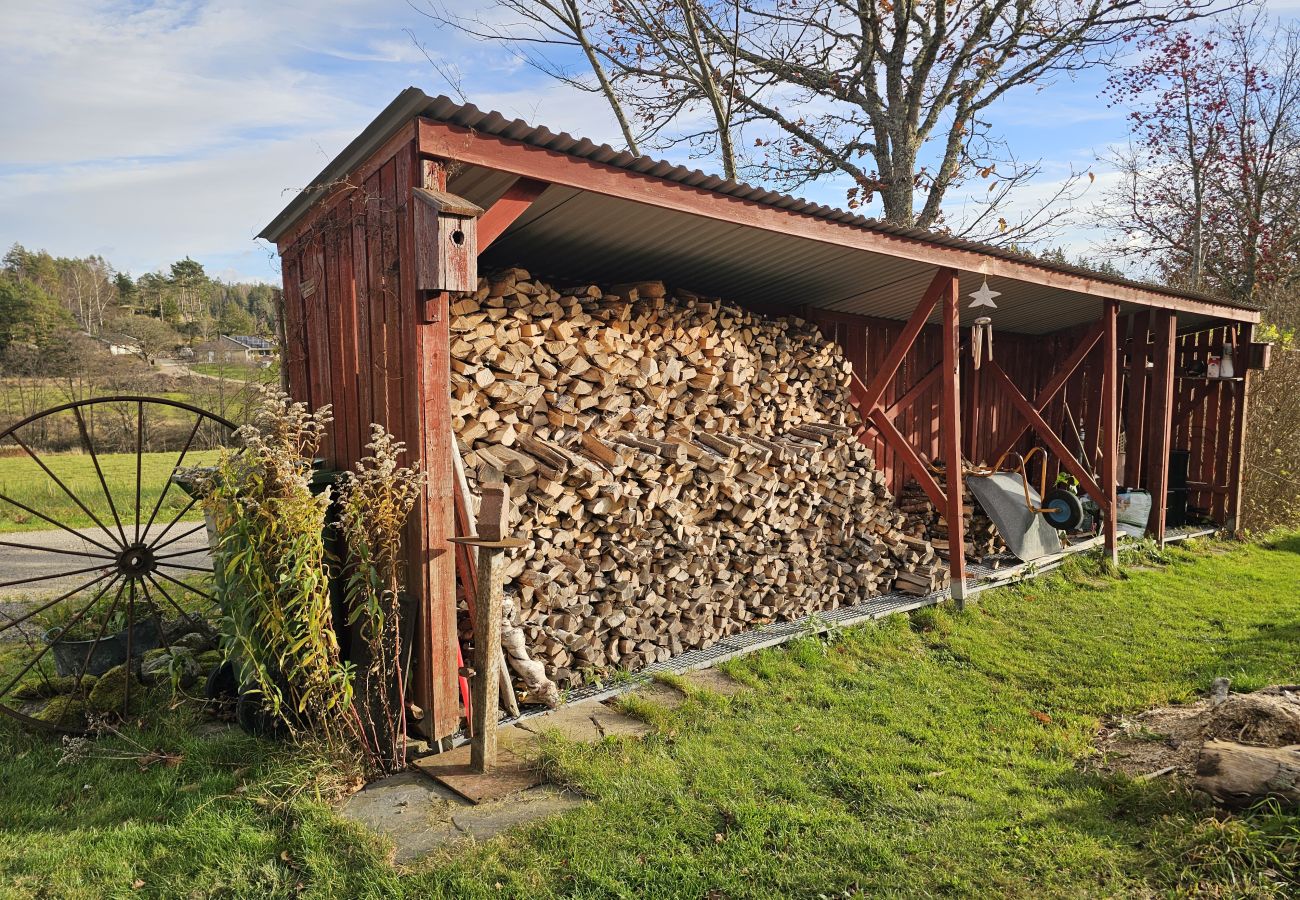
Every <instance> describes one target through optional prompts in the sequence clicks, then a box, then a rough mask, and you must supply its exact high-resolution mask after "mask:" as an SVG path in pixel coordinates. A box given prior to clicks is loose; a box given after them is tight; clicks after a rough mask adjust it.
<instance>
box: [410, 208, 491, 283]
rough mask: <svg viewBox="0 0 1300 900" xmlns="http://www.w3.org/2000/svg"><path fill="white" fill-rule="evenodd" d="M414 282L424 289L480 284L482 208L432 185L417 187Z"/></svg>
mask: <svg viewBox="0 0 1300 900" xmlns="http://www.w3.org/2000/svg"><path fill="white" fill-rule="evenodd" d="M414 190H415V201H416V202H415V286H416V288H417V289H418V290H421V291H451V292H453V293H467V292H472V291H474V290H476V289H477V288H478V217H479V216H481V215H482V214H483V210H482V208H480V207H478V206H475V205H474V204H473V203H470V202H469V201H468V200H466V199H465V198H463V197H457V196H456V195H455V194H449V193H447V192H446V191H440V190H436V189H433V188H415V189H414Z"/></svg>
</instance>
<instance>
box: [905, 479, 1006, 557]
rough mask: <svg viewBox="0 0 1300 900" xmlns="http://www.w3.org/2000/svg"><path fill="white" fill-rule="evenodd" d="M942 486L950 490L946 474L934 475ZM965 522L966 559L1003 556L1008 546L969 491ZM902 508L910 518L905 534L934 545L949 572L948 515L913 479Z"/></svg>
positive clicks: (966, 492) (965, 493)
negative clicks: (935, 506)
mask: <svg viewBox="0 0 1300 900" xmlns="http://www.w3.org/2000/svg"><path fill="white" fill-rule="evenodd" d="M934 479H935V481H937V482H938V483H939V487H940V488H942V489H943V490H945V491H946V490H947V480H946V478H945V477H944V474H943V473H942V472H939V473H938V474H936V475H935V476H934ZM961 508H962V519H963V521H964V523H965V529H964V531H965V540H964V543H965V547H966V559H967V560H968V561H970V562H978V561H980V560H983V559H984V558H985V557H988V556H992V555H995V554H998V553H1002V552H1003V551H1005V550H1006V545H1005V544H1004V543H1003V542H1002V538H1001V537H999V536H998V532H997V529H996V528H994V527H993V520H992V519H990V518H989V517H988V516H987V515H986V514H985V513H984V510H983V509H982V508H981V507H980V505H979V501H978V500H976V499H975V498H974V497H973V496H971V492H970V489H969V488H965V490H964V491H963V496H962V507H961ZM898 509H899V511H900V512H901V513H903V514H904V516H905V517H906V521H905V522H904V524H903V531H904V532H906V533H907V534H909V535H912V536H914V537H917V538H922V539H925V540H927V541H929V542H930V544H931V546H933V547H934V550H935V553H936V554H937V555H938V556H939V558H940V559H941V560H943V566H944V571H945V572H946V571H947V560H948V522H947V519H946V518H945V517H944V515H943V514H942V513H941V512H940V511H939V510H937V509H935V508H934V504H932V503H931V502H930V498H929V497H927V496H926V494H925V491H924V490H922V488H921V486H920V485H919V484H917V483H916V481H915V480H909V481H908V482H907V484H906V485H904V486H903V490H902V492H901V493H900V494H899V496H898Z"/></svg>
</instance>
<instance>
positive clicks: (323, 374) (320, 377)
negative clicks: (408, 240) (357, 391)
mask: <svg viewBox="0 0 1300 900" xmlns="http://www.w3.org/2000/svg"><path fill="white" fill-rule="evenodd" d="M303 262H304V266H303V268H304V270H305V273H306V275H307V281H308V286H309V288H310V293H309V294H307V295H306V296H305V298H304V299H305V303H304V304H303V309H304V312H305V316H306V325H307V356H308V358H309V359H310V360H311V367H310V368H309V370H308V373H309V375H310V376H311V380H310V382H309V385H310V390H309V395H310V396H309V397H308V403H309V404H310V405H311V407H312V408H313V409H317V408H319V407H321V406H324V405H325V404H326V403H331V402H332V397H331V394H330V360H329V329H328V327H327V325H326V324H325V308H326V306H327V305H328V303H329V281H328V279H327V278H326V276H325V248H324V244H323V242H322V240H321V236H320V232H319V229H318V228H316V227H313V230H312V232H311V233H310V236H309V238H308V241H307V246H306V250H305V252H304V253H303ZM321 452H322V453H324V454H325V456H326V457H329V456H331V455H332V454H333V444H332V443H331V442H330V441H329V440H328V437H327V439H326V440H325V441H324V442H323V443H322V446H321Z"/></svg>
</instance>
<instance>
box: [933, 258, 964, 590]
mask: <svg viewBox="0 0 1300 900" xmlns="http://www.w3.org/2000/svg"><path fill="white" fill-rule="evenodd" d="M944 274H945V275H946V277H945V279H944V286H943V300H942V302H943V306H942V310H943V375H942V376H940V378H941V380H942V382H943V403H942V405H941V406H940V408H939V444H940V446H941V448H942V449H943V467H944V472H945V474H946V475H947V479H948V484H947V494H948V505H947V509H946V511H945V514H944V518H945V519H946V520H947V525H948V570H949V572H950V573H951V577H952V599H953V600H954V601H955V602H956V604H957V607H958V609H960V608H961V607H963V606H965V604H966V522H965V517H964V516H963V515H962V501H963V500H964V499H965V493H966V492H965V491H964V490H963V475H962V454H961V354H960V351H961V333H960V329H961V318H960V317H961V310H960V309H959V308H958V305H957V295H958V293H959V291H960V289H961V288H960V285H959V284H958V281H957V273H956V272H954V271H952V270H951V269H948V270H946V272H945V273H944Z"/></svg>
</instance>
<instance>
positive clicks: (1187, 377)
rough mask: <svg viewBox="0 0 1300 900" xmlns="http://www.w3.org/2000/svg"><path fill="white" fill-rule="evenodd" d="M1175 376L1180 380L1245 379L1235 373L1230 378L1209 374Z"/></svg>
mask: <svg viewBox="0 0 1300 900" xmlns="http://www.w3.org/2000/svg"><path fill="white" fill-rule="evenodd" d="M1176 377H1177V378H1178V379H1179V380H1180V381H1244V380H1245V379H1243V378H1241V377H1239V376H1235V375H1234V376H1233V377H1231V378H1211V377H1210V376H1209V375H1178V376H1176Z"/></svg>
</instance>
